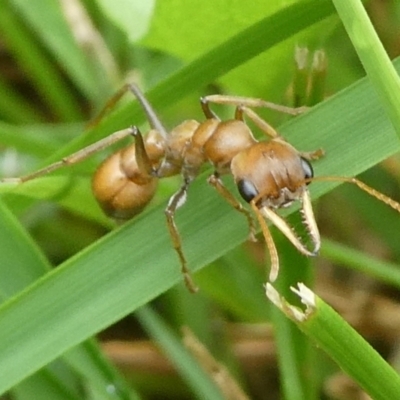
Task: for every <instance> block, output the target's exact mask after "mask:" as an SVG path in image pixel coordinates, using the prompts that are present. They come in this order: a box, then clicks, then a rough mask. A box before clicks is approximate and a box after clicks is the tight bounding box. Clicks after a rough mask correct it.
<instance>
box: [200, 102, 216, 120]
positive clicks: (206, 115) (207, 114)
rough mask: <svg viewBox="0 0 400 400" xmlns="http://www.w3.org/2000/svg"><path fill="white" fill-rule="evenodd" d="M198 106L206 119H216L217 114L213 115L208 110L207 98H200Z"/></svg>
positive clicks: (211, 111) (212, 112)
mask: <svg viewBox="0 0 400 400" xmlns="http://www.w3.org/2000/svg"><path fill="white" fill-rule="evenodd" d="M200 105H201V109H202V110H203V113H204V115H205V117H206V118H207V119H218V120H219V118H218V116H217V114H215V113H214V111H213V110H211V108H210V102H209V101H208V100H207V97H200Z"/></svg>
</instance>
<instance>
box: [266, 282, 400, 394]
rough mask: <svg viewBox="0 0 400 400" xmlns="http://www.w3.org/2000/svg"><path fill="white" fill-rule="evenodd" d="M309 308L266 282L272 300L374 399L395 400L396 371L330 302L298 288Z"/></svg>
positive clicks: (399, 387) (398, 388) (398, 389)
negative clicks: (292, 301)
mask: <svg viewBox="0 0 400 400" xmlns="http://www.w3.org/2000/svg"><path fill="white" fill-rule="evenodd" d="M296 291H298V292H297V293H298V294H299V296H300V298H301V300H302V302H303V303H304V304H305V305H306V307H307V309H306V310H305V311H304V312H303V311H302V310H300V309H299V308H296V307H293V306H292V305H291V304H289V303H288V302H287V301H286V300H285V298H284V297H282V296H280V295H279V293H278V292H276V291H275V289H274V288H273V287H272V285H270V284H268V285H267V295H268V297H269V299H270V300H271V301H272V302H273V303H274V304H275V305H276V306H277V307H278V308H279V309H280V310H281V311H282V312H283V313H285V314H286V315H287V316H288V317H289V318H290V319H292V320H293V321H294V322H295V323H296V325H297V326H298V327H299V328H300V329H301V330H302V331H303V332H304V333H305V334H306V335H308V336H309V337H310V338H311V339H312V340H313V341H314V342H315V343H316V344H317V345H318V346H319V347H320V348H322V349H323V350H324V351H325V352H326V353H327V354H328V355H329V356H330V357H331V358H332V359H333V360H334V361H335V362H336V363H337V364H338V365H339V366H340V367H341V369H342V370H343V371H344V372H346V373H347V374H348V375H349V376H350V377H352V378H353V379H354V380H355V381H356V382H358V383H359V384H360V386H361V387H362V388H363V389H364V390H365V391H366V392H367V393H368V394H369V395H370V396H371V398H373V399H375V400H387V399H396V398H397V397H398V395H399V393H400V377H399V375H398V374H397V372H396V371H395V370H394V369H393V368H392V367H390V365H389V364H388V363H387V362H386V361H385V360H384V359H383V358H382V357H381V356H380V355H379V354H378V352H377V351H376V350H374V349H373V348H372V346H371V345H370V344H369V343H368V342H366V341H365V340H364V339H363V338H362V337H361V336H360V335H359V334H358V333H357V332H356V331H355V330H354V329H353V328H352V327H351V326H350V325H349V324H347V322H346V321H345V320H344V319H343V318H342V317H341V316H340V315H339V314H337V313H336V312H335V311H334V310H333V309H332V308H331V307H330V306H329V305H327V304H326V303H324V302H323V301H322V300H321V299H320V298H318V297H317V296H316V295H315V294H314V293H313V292H312V291H311V290H310V289H308V288H307V287H304V285H302V284H299V287H298V288H297V287H296Z"/></svg>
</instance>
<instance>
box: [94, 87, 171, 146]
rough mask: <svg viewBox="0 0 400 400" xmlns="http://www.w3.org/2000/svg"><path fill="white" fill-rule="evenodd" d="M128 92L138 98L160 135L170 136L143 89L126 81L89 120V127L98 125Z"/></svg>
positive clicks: (152, 125) (151, 123)
mask: <svg viewBox="0 0 400 400" xmlns="http://www.w3.org/2000/svg"><path fill="white" fill-rule="evenodd" d="M126 92H131V93H132V94H133V95H134V96H135V97H136V99H137V100H138V101H139V103H140V105H141V107H142V108H143V110H144V112H145V113H146V116H147V119H148V121H149V123H150V125H151V127H152V128H153V129H156V130H157V131H158V132H159V133H160V135H161V136H162V137H163V138H164V139H166V138H167V136H168V133H167V130H166V129H165V128H164V126H163V124H162V123H161V121H160V120H159V118H158V117H157V114H156V112H155V111H154V109H153V107H152V106H151V104H150V103H149V101H148V100H147V99H146V97H145V96H144V95H143V93H142V91H141V90H140V89H139V87H138V86H137V85H136V84H134V83H126V84H125V85H123V86H122V87H121V88H120V89H119V90H118V91H117V92H116V93H115V94H114V96H112V97H111V98H110V99H109V100H108V101H107V103H106V105H105V106H104V107H103V108H102V110H101V111H100V112H99V114H98V115H97V116H96V117H95V118H94V119H93V120H92V121H91V122H89V125H88V128H93V127H95V126H97V125H98V124H99V123H100V121H101V120H102V119H103V118H104V117H105V116H106V115H107V114H108V113H109V112H110V111H111V110H112V109H113V108H114V107H115V105H116V104H117V103H118V101H119V100H120V99H121V98H122V97H123V95H124V94H125V93H126Z"/></svg>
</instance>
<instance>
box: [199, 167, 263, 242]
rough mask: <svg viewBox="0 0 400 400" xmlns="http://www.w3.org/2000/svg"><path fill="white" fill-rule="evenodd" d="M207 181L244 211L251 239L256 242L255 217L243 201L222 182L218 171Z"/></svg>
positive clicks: (229, 201) (238, 208)
mask: <svg viewBox="0 0 400 400" xmlns="http://www.w3.org/2000/svg"><path fill="white" fill-rule="evenodd" d="M207 182H208V183H209V184H210V185H212V186H213V187H214V188H215V189H216V190H217V192H218V193H219V194H220V195H221V196H222V197H223V198H224V199H225V200H226V201H227V202H228V203H229V204H230V205H231V206H232V207H233V208H234V209H235V210H237V211H239V212H240V213H242V214H243V215H244V216H245V217H246V218H247V222H248V225H249V240H251V241H252V242H256V241H257V239H256V236H255V233H256V227H255V225H254V220H253V217H252V215H251V213H249V212H248V211H247V210H246V209H245V208H244V207H243V205H242V203H240V201H238V200H237V199H236V198H235V197H234V196H233V195H232V193H231V192H230V191H229V190H228V189H227V188H226V187H225V186H224V184H223V183H222V181H221V179H220V177H219V174H218V173H217V172H214V173H213V174H212V175H211V176H210V177H209V178H208V180H207Z"/></svg>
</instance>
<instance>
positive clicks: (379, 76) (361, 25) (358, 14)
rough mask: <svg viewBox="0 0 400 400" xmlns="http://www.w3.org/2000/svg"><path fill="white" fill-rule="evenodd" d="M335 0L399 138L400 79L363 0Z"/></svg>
mask: <svg viewBox="0 0 400 400" xmlns="http://www.w3.org/2000/svg"><path fill="white" fill-rule="evenodd" d="M333 3H334V4H335V7H336V9H337V11H338V14H339V16H340V18H341V19H342V22H343V24H344V26H345V28H346V30H347V33H348V35H349V37H350V39H351V41H352V42H353V45H354V48H355V49H356V51H357V54H358V56H359V58H360V60H361V62H362V64H363V66H364V68H365V71H366V72H367V74H368V77H369V79H370V80H371V83H372V84H373V86H374V88H375V90H376V91H377V93H378V94H379V96H380V98H381V101H382V103H383V104H384V106H385V111H386V112H387V113H388V115H389V117H390V119H391V121H392V123H393V125H394V127H395V130H396V132H397V135H398V136H399V137H400V107H399V105H400V79H399V76H398V74H397V72H396V70H395V69H394V68H393V66H392V63H391V62H390V59H389V56H388V55H387V53H386V51H385V49H384V47H383V45H382V43H381V41H380V40H379V37H378V34H377V33H376V32H375V29H374V27H373V25H372V23H371V21H370V19H369V17H368V14H367V12H366V10H365V8H364V6H363V3H362V2H361V1H360V0H334V1H333Z"/></svg>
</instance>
